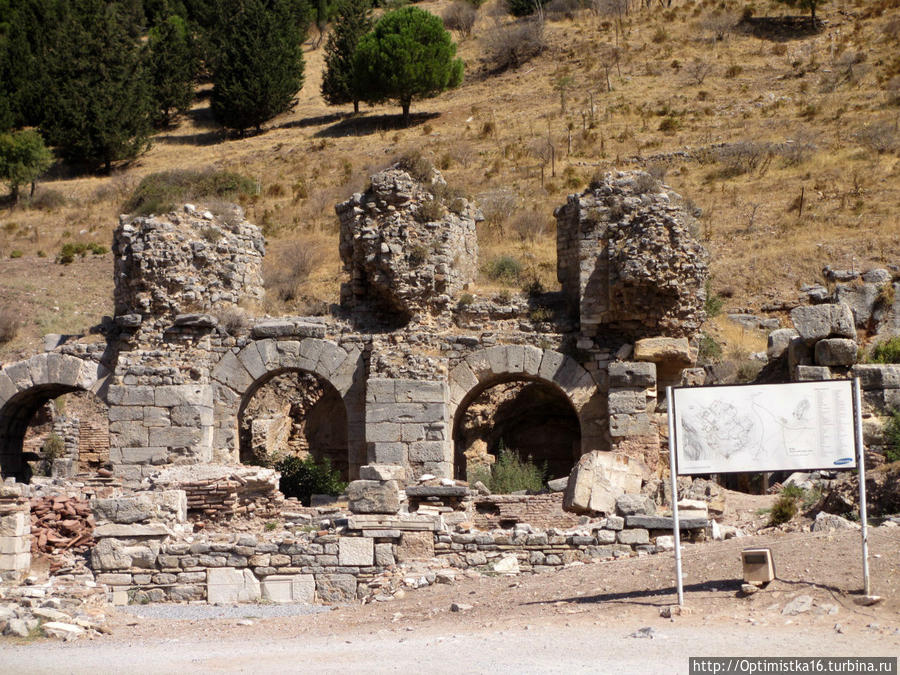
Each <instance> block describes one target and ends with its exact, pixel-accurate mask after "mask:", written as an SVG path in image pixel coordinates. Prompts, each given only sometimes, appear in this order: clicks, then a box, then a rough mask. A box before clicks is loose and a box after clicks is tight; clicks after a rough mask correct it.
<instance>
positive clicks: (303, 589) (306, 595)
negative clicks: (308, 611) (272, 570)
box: [259, 574, 316, 604]
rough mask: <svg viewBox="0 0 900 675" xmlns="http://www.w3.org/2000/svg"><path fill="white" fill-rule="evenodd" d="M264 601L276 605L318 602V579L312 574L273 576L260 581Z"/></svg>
mask: <svg viewBox="0 0 900 675" xmlns="http://www.w3.org/2000/svg"><path fill="white" fill-rule="evenodd" d="M259 585H260V590H261V592H262V598H263V600H268V601H269V602H274V603H279V604H281V603H306V604H312V603H314V602H315V601H316V579H315V577H314V576H313V575H312V574H273V575H270V576H267V577H265V578H264V579H263V580H262V581H260V584H259Z"/></svg>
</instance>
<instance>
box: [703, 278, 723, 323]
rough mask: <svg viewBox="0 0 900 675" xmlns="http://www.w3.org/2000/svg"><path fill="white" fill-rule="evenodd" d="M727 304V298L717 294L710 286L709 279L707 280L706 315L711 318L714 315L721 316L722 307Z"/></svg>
mask: <svg viewBox="0 0 900 675" xmlns="http://www.w3.org/2000/svg"><path fill="white" fill-rule="evenodd" d="M724 305H725V299H724V298H723V297H722V296H721V295H719V294H717V293H713V292H712V289H711V288H710V285H709V281H707V282H706V302H705V303H704V308H705V309H706V316H707V318H709V319H712V318H713V317H716V316H719V314H721V313H722V307H723V306H724Z"/></svg>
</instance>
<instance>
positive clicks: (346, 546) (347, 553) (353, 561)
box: [338, 537, 375, 567]
mask: <svg viewBox="0 0 900 675" xmlns="http://www.w3.org/2000/svg"><path fill="white" fill-rule="evenodd" d="M374 561H375V543H374V540H372V539H370V538H369V537H341V538H340V539H339V540H338V564H340V565H348V566H352V567H368V566H370V565H372V564H373V563H374Z"/></svg>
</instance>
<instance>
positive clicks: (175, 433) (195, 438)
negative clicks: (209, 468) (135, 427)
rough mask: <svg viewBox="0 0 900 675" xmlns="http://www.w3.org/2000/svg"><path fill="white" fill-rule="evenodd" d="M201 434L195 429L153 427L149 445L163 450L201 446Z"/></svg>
mask: <svg viewBox="0 0 900 675" xmlns="http://www.w3.org/2000/svg"><path fill="white" fill-rule="evenodd" d="M202 438H203V434H202V433H201V430H200V429H198V428H196V427H154V428H151V429H150V440H149V441H148V443H149V445H151V446H156V447H163V448H192V447H194V446H196V445H200V444H201V440H202Z"/></svg>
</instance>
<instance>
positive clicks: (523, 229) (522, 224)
mask: <svg viewBox="0 0 900 675" xmlns="http://www.w3.org/2000/svg"><path fill="white" fill-rule="evenodd" d="M546 226H547V223H546V220H545V218H544V216H543V214H541V213H538V212H537V211H522V212H520V213H518V214H516V217H515V218H513V222H512V229H513V231H515V233H516V234H518V235H519V237H520V238H521V239H522V241H532V242H533V241H535V240H537V239H539V238H540V237H541V235H543V234H544V230H545V228H546Z"/></svg>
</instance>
